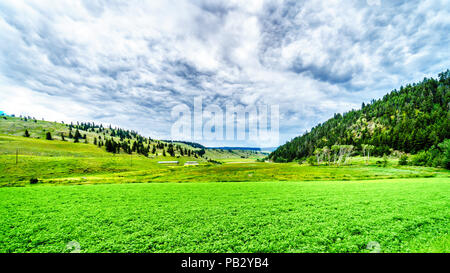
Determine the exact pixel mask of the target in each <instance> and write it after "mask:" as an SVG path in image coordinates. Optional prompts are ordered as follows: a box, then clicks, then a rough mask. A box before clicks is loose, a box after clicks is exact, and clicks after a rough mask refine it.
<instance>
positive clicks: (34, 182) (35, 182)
mask: <svg viewBox="0 0 450 273" xmlns="http://www.w3.org/2000/svg"><path fill="white" fill-rule="evenodd" d="M38 182H39V180H38V179H37V178H31V179H30V184H37V183H38Z"/></svg>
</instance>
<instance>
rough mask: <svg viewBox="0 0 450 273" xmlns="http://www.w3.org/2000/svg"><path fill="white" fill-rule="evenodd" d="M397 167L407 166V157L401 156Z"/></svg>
mask: <svg viewBox="0 0 450 273" xmlns="http://www.w3.org/2000/svg"><path fill="white" fill-rule="evenodd" d="M398 165H400V166H405V165H408V156H407V155H402V156H401V157H400V159H399V160H398Z"/></svg>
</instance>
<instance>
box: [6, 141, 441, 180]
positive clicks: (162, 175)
mask: <svg viewBox="0 0 450 273" xmlns="http://www.w3.org/2000/svg"><path fill="white" fill-rule="evenodd" d="M0 151H1V152H0V186H8V185H9V186H20V185H22V186H23V185H28V184H29V183H30V182H29V181H30V179H31V178H37V179H39V181H40V183H44V184H92V183H136V182H145V183H147V182H217V181H222V182H232V181H236V182H237V181H242V182H244V181H274V180H276V181H289V180H290V181H304V180H329V179H339V180H361V179H382V178H408V177H434V176H446V177H448V175H449V172H448V171H443V170H439V169H434V168H423V167H412V166H404V167H400V166H398V164H397V162H396V160H395V159H390V160H389V163H388V165H387V166H386V167H381V166H380V165H379V164H377V161H379V159H377V158H372V159H371V161H370V162H369V164H368V165H366V164H365V161H364V160H363V159H362V158H353V159H352V160H351V161H350V162H349V163H348V165H347V166H346V167H345V168H340V167H337V166H320V167H315V166H308V165H299V164H296V163H290V164H271V163H255V162H251V161H250V162H247V163H236V164H223V165H216V164H211V163H208V162H206V161H203V162H200V163H201V164H200V165H199V166H183V164H184V163H185V162H186V161H195V160H197V159H195V158H192V157H179V158H177V157H168V156H166V157H162V156H157V157H145V156H142V155H137V154H132V155H128V154H123V153H122V154H111V153H107V152H106V151H104V150H103V149H101V148H98V147H96V146H94V145H90V144H81V143H69V142H63V141H57V140H52V141H48V140H42V139H33V138H25V137H16V136H6V135H0ZM16 151H19V153H18V156H16ZM16 160H17V161H16ZM167 160H177V161H179V162H180V164H178V165H161V164H158V161H167ZM236 160H243V159H236ZM249 160H250V159H249ZM230 161H231V159H230Z"/></svg>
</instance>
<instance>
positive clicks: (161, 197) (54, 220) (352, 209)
mask: <svg viewBox="0 0 450 273" xmlns="http://www.w3.org/2000/svg"><path fill="white" fill-rule="evenodd" d="M449 206H450V184H449V183H448V178H447V179H442V178H431V179H430V178H429V179H408V180H406V181H405V180H404V179H401V180H397V179H393V180H378V181H365V182H349V181H346V182H340V181H328V182H327V181H324V182H320V183H313V182H283V183H276V182H271V183H263V182H260V183H202V184H198V183H187V184H176V183H169V184H126V185H95V186H64V187H61V186H55V187H48V186H35V187H24V188H17V187H14V188H0V214H1V215H2V217H0V252H56V253H61V252H69V251H70V250H71V249H67V244H68V243H69V242H72V241H76V242H78V243H79V244H80V251H81V252H82V253H84V252H122V253H130V252H131V253H133V252H138V253H144V252H189V253H190V252H370V251H373V250H374V249H370V248H369V249H368V248H367V246H368V245H369V244H371V242H376V244H377V246H379V247H378V251H380V252H449V251H450V249H449V246H450V238H449V234H448V231H449V228H450V214H449V213H450V212H449V210H448V208H449ZM372 244H373V243H372Z"/></svg>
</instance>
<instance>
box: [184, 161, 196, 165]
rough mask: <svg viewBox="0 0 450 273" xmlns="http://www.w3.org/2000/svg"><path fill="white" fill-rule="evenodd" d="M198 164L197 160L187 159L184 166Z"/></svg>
mask: <svg viewBox="0 0 450 273" xmlns="http://www.w3.org/2000/svg"><path fill="white" fill-rule="evenodd" d="M195 165H198V162H197V161H186V163H184V166H195Z"/></svg>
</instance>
